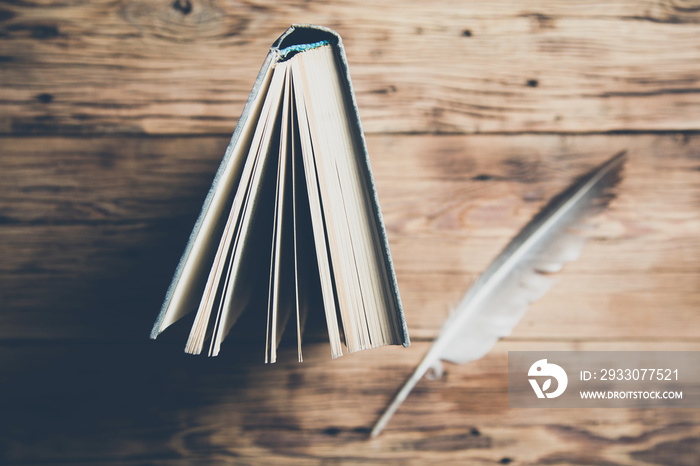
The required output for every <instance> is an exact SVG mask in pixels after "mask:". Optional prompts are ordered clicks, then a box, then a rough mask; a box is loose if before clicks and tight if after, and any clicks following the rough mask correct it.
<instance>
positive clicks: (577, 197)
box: [371, 151, 625, 437]
mask: <svg viewBox="0 0 700 466" xmlns="http://www.w3.org/2000/svg"><path fill="white" fill-rule="evenodd" d="M624 160H625V152H624V151H623V152H620V153H619V154H617V155H615V156H613V157H612V158H611V159H610V160H608V161H607V162H605V163H604V164H603V165H601V166H600V167H598V168H596V169H595V170H593V171H591V172H590V173H588V174H587V175H585V176H584V177H582V178H581V179H579V180H578V181H577V182H576V183H574V184H573V185H572V186H571V187H570V188H569V189H567V190H566V191H564V192H563V193H561V194H560V195H559V196H557V197H555V198H554V199H553V200H552V201H551V202H550V203H549V204H548V205H547V206H546V207H545V208H544V209H543V210H542V211H541V212H540V213H539V214H538V215H537V216H535V218H533V219H532V220H531V221H530V223H528V224H527V225H526V226H525V228H523V229H522V231H521V232H520V233H519V234H518V235H517V236H516V237H515V238H514V239H513V240H512V241H511V242H510V243H509V244H508V246H506V248H505V249H504V250H503V252H501V254H500V255H499V256H498V257H497V258H496V259H495V260H494V261H493V262H492V263H491V265H489V267H488V268H487V269H486V270H485V271H484V273H483V274H482V275H481V276H480V277H479V278H478V279H477V280H476V282H475V283H474V284H473V285H472V287H471V288H470V289H469V290H468V291H467V293H466V294H465V295H464V297H463V298H462V300H461V301H460V303H459V305H458V306H457V308H456V309H455V311H454V312H452V314H450V316H449V317H448V318H447V320H446V321H445V324H444V325H443V327H442V330H441V331H440V334H439V335H438V337H437V338H436V339H435V342H434V343H433V346H432V347H431V348H430V350H429V351H428V353H427V354H426V356H425V357H424V358H423V361H422V362H421V363H420V364H419V365H418V367H417V368H416V370H415V371H414V373H413V375H411V377H410V378H409V379H408V381H407V382H406V383H405V385H404V386H403V387H402V388H401V390H400V391H399V392H398V393H397V394H396V397H395V398H394V400H393V401H392V403H391V404H390V405H389V407H388V408H387V410H386V411H385V412H384V414H383V415H382V417H380V418H379V420H378V421H377V424H376V425H375V426H374V429H372V433H371V436H372V437H376V436H377V435H378V434H379V433H380V432H381V431H382V429H383V428H384V426H386V424H387V422H388V421H389V419H390V418H391V416H392V415H393V414H394V412H396V410H397V409H398V407H399V406H400V405H401V403H402V402H403V400H404V399H406V396H408V394H409V393H410V391H411V390H412V389H413V387H414V386H415V385H416V383H418V381H419V380H420V379H421V377H423V375H425V373H426V372H428V371H429V370H432V372H433V373H434V374H438V375H439V374H441V373H442V363H441V361H449V362H454V363H458V364H464V363H467V362H469V361H474V360H476V359H479V358H481V357H482V356H484V355H485V354H486V353H488V352H489V351H490V350H491V348H492V347H493V345H494V344H495V343H496V342H497V341H498V339H499V338H501V337H504V336H507V335H510V333H511V331H512V330H513V328H514V327H515V325H516V324H517V323H518V322H519V321H520V318H521V317H522V316H523V314H524V313H525V311H527V308H528V305H529V304H530V303H531V302H533V301H536V300H537V299H539V298H540V297H542V295H544V293H546V292H547V290H549V288H550V287H551V286H552V284H553V280H552V279H551V277H550V276H549V274H553V273H556V272H558V271H559V270H561V268H562V267H563V266H564V264H565V263H566V262H570V261H572V260H576V259H577V258H578V256H579V254H580V252H581V249H582V248H583V245H584V243H585V241H586V238H585V236H581V235H577V234H576V232H575V231H573V230H577V229H581V228H583V229H585V228H586V225H585V224H583V223H582V221H583V220H584V219H585V218H586V217H588V216H590V215H593V214H595V213H597V212H599V211H601V210H602V209H604V208H605V206H606V205H607V203H608V201H609V200H610V198H611V197H612V195H611V192H610V188H611V187H613V186H614V185H616V184H617V182H618V181H619V176H620V170H621V168H622V165H623V163H624Z"/></svg>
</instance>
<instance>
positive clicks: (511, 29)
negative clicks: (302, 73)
mask: <svg viewBox="0 0 700 466" xmlns="http://www.w3.org/2000/svg"><path fill="white" fill-rule="evenodd" d="M293 22H307V23H318V24H323V25H327V26H330V27H332V28H335V29H336V30H337V31H338V32H339V33H340V34H341V35H342V36H343V38H344V41H345V43H346V48H347V53H348V59H349V62H350V66H351V72H352V76H353V83H354V85H355V88H356V92H357V99H358V103H359V108H360V112H361V116H362V120H363V123H364V126H365V129H366V131H368V132H370V133H378V132H382V133H386V132H392V133H396V132H399V133H407V132H420V133H424V132H431V133H455V132H456V133H464V132H468V133H480V132H533V131H536V132H601V131H640V130H645V131H666V130H687V131H697V130H700V97H699V96H700V87H699V85H698V82H699V81H698V80H699V79H700V78H698V76H700V43H699V42H698V39H697V38H698V37H699V36H700V16H699V15H698V9H697V5H694V4H693V2H690V1H679V0H675V1H674V0H650V1H644V2H638V1H633V0H626V1H618V2H615V3H614V4H613V5H611V4H610V2H604V1H600V0H597V1H594V2H590V1H572V2H566V3H564V4H562V3H561V2H557V1H553V0H541V1H533V2H528V3H526V4H523V3H522V2H519V1H517V0H508V1H499V2H493V3H489V4H484V3H483V2H479V3H474V4H472V3H465V2H457V1H450V0H439V1H437V2H430V3H420V2H414V3H412V4H411V5H410V6H407V5H405V2H399V1H390V2H382V3H381V4H380V5H378V4H377V3H376V2H367V1H364V0H363V1H345V2H328V3H325V2H322V3H319V2H314V3H313V4H311V3H308V2H303V1H293V2H287V3H283V4H282V3H275V4H273V5H269V4H266V3H265V2H224V1H214V0H211V1H204V0H202V1H198V0H178V1H174V2H173V1H170V0H159V1H154V2H144V1H139V0H121V1H111V0H110V1H107V0H100V1H95V2H90V3H80V4H72V3H70V2H69V3H65V2H49V3H48V4H46V5H43V6H39V5H38V4H34V3H31V2H9V3H6V4H5V5H3V6H2V9H1V11H0V35H1V36H2V38H3V40H2V41H1V42H0V63H2V67H0V82H2V84H3V85H2V86H1V87H0V133H4V134H19V133H23V134H27V133H28V134H104V133H129V134H143V133H146V134H174V135H178V134H194V133H196V134H203V133H204V134H211V133H217V134H230V133H231V132H232V130H233V127H234V126H235V122H236V118H237V117H238V115H239V114H240V112H241V110H242V108H243V103H244V102H245V100H246V98H247V96H248V94H249V92H250V88H251V86H252V83H253V81H254V79H255V76H256V75H257V72H258V69H259V67H260V65H261V63H262V61H263V59H264V57H265V54H266V53H267V50H268V48H269V45H270V44H271V43H272V42H273V41H274V40H275V39H276V38H277V37H278V36H279V35H280V33H281V32H282V31H284V30H285V29H286V28H287V27H288V26H289V24H290V23H293Z"/></svg>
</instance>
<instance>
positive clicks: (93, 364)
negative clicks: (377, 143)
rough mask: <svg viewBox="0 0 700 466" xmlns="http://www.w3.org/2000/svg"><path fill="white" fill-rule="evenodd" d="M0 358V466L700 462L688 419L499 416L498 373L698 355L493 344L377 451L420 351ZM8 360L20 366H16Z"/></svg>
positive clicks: (426, 384)
mask: <svg viewBox="0 0 700 466" xmlns="http://www.w3.org/2000/svg"><path fill="white" fill-rule="evenodd" d="M234 345H235V344H234ZM2 348H3V350H2V351H0V367H2V369H3V371H2V374H3V375H4V377H6V378H9V380H8V382H9V381H11V383H3V384H2V385H0V395H2V396H0V406H1V407H2V408H3V421H4V422H3V423H2V426H0V432H2V433H3V435H2V436H0V453H2V457H3V458H4V460H5V462H6V463H7V464H24V463H25V462H29V463H39V464H56V463H61V464H62V463H68V464H79V463H107V464H120V465H122V464H123V465H135V464H144V463H147V464H168V465H169V464H178V465H184V464H205V465H208V464H254V465H257V464H270V463H283V464H329V463H330V464H378V463H380V464H425V463H426V462H429V463H443V462H444V463H448V464H460V463H465V462H466V463H469V464H499V462H500V463H501V464H507V463H511V462H512V463H513V464H630V465H632V464H660V465H690V464H694V463H693V461H694V460H696V459H697V455H698V453H700V452H698V439H699V438H700V420H699V419H698V417H697V414H696V413H695V412H694V411H693V410H678V409H666V410H663V411H661V410H641V409H637V410H634V409H625V410H618V409H615V410H613V409H579V410H573V409H549V410H548V409H509V408H508V407H507V375H506V368H507V351H508V350H527V349H537V350H543V351H547V350H552V351H555V350H565V349H569V350H570V349H577V350H596V349H608V350H609V349H618V350H634V349H640V348H644V349H646V350H650V349H659V350H668V349H677V348H683V349H686V350H699V349H700V346H699V345H698V343H694V344H692V345H689V344H687V343H686V344H679V343H663V344H659V343H651V344H650V343H649V342H646V341H638V342H627V343H615V344H611V343H603V344H600V343H598V344H596V343H588V344H581V343H579V344H572V343H542V342H537V343H536V344H527V343H519V342H501V343H499V344H498V345H497V346H496V348H495V349H494V351H492V353H491V354H489V355H488V356H487V357H486V358H484V359H482V360H480V361H477V362H475V363H473V364H469V365H467V366H452V365H450V366H448V367H447V372H446V374H445V375H444V377H443V378H442V379H440V380H435V381H428V380H423V381H421V382H420V384H419V385H418V387H417V388H416V390H415V391H414V392H413V393H412V394H411V396H410V397H409V398H408V400H407V401H406V404H405V405H404V406H403V407H402V409H401V410H400V411H399V412H398V413H397V415H396V418H395V419H394V421H393V422H392V423H391V424H390V425H389V427H388V429H387V431H386V432H384V433H383V434H382V435H381V436H380V437H379V438H377V439H374V440H372V441H369V440H368V439H367V434H368V431H369V427H370V426H371V424H372V422H373V421H374V420H375V419H376V417H377V416H378V414H379V412H380V410H381V409H382V408H383V407H384V404H385V403H386V402H387V401H388V398H389V397H390V396H391V394H392V393H393V391H394V390H396V387H397V380H400V379H402V378H403V377H406V376H407V375H408V373H409V372H410V371H411V369H412V368H413V366H414V365H415V364H416V363H417V361H418V359H419V358H420V357H421V356H422V354H423V353H424V352H425V351H426V350H427V343H415V344H414V345H413V346H412V347H411V348H409V349H407V350H405V349H401V348H382V349H377V350H373V351H365V352H361V353H357V354H354V355H352V356H350V357H343V358H340V359H338V360H335V361H331V360H330V359H329V358H328V347H327V345H326V344H315V345H311V346H310V347H307V350H306V358H305V361H304V363H303V364H298V363H296V361H295V360H296V354H295V351H296V350H295V348H293V347H287V348H286V349H284V350H283V351H282V353H281V356H280V361H281V362H279V363H277V364H275V365H272V366H266V365H263V364H261V361H262V347H261V348H259V350H260V351H257V352H255V353H253V354H249V355H247V356H246V357H244V356H243V355H241V354H240V353H239V354H233V353H231V352H229V353H227V354H226V353H224V354H222V356H221V357H219V358H215V359H209V360H207V359H202V358H194V357H191V356H189V357H188V356H186V355H184V354H182V353H181V352H179V351H176V348H174V347H172V346H167V345H166V346H163V345H161V344H160V343H156V342H153V343H152V344H150V345H144V344H133V345H130V346H129V345H123V344H122V345H113V344H103V345H91V346H90V347H85V345H82V344H77V345H76V344H67V345H53V346H51V351H47V348H46V347H41V346H26V345H11V346H7V345H3V347H2ZM88 348H89V351H88ZM237 349H238V350H245V349H246V346H240V345H239V346H238V348H237ZM18 353H21V360H22V365H21V366H17V365H16V362H15V363H14V364H15V365H14V366H13V363H12V360H13V359H15V360H16V359H17V356H18ZM258 353H259V354H258ZM256 356H257V357H256ZM47 385H50V387H51V388H50V389H47V388H46V387H47Z"/></svg>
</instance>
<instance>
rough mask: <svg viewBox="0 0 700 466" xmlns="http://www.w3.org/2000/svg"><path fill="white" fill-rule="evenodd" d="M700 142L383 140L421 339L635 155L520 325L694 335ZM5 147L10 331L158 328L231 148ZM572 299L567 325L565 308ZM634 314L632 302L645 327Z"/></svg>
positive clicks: (537, 330) (385, 184)
mask: <svg viewBox="0 0 700 466" xmlns="http://www.w3.org/2000/svg"><path fill="white" fill-rule="evenodd" d="M697 141H700V140H699V139H697V138H693V137H677V136H596V137H592V136H555V135H553V136H527V135H524V136H511V137H507V138H504V137H501V136H484V135H482V136H468V135H464V136H429V135H424V136H397V135H395V136H389V135H377V136H371V137H369V140H368V144H369V149H370V153H371V158H372V163H373V166H374V174H375V178H376V183H377V186H378V190H379V197H380V200H381V203H382V209H383V212H384V217H385V221H386V224H387V228H388V232H389V240H390V245H391V247H392V253H393V259H394V262H395V264H396V268H397V274H398V280H399V287H400V289H401V291H402V296H403V301H404V307H405V309H406V314H407V319H408V322H409V325H410V327H411V333H412V335H413V336H414V338H432V337H434V336H435V334H436V332H437V330H438V329H439V327H440V325H441V323H442V321H443V319H444V317H445V316H446V315H447V313H448V312H449V309H450V308H451V306H454V305H455V304H456V303H457V301H458V300H459V298H460V297H461V295H462V294H463V293H464V291H465V290H466V289H467V287H468V285H469V284H470V283H471V282H472V281H473V280H474V279H475V278H476V276H477V275H478V274H479V273H480V272H481V271H483V270H484V269H485V268H486V266H487V265H488V263H489V262H490V261H491V260H492V259H493V258H494V257H495V256H496V255H497V254H498V252H499V251H500V249H501V248H503V247H504V246H505V244H506V243H507V242H508V241H509V240H510V239H511V238H512V237H513V236H514V235H515V234H516V233H517V231H518V230H519V229H520V228H521V227H522V226H523V225H525V224H526V223H527V221H528V220H529V219H530V218H531V217H532V216H533V215H534V214H535V213H536V212H537V211H538V210H539V209H540V208H541V207H542V205H544V203H545V202H546V201H547V200H548V199H549V198H550V197H551V196H553V195H555V194H556V193H557V192H559V191H560V190H561V189H563V188H564V187H565V186H566V185H568V184H569V183H570V182H571V181H573V179H575V178H576V177H577V176H580V175H581V174H583V173H585V172H586V171H588V170H589V169H590V168H591V167H593V166H594V165H596V164H598V163H600V162H601V161H603V160H605V159H606V158H607V157H609V156H610V155H611V154H612V153H614V152H616V151H618V150H620V149H623V148H627V149H628V151H629V154H630V156H629V161H628V163H627V166H626V168H625V178H624V181H623V182H622V184H621V186H620V192H619V195H618V197H617V199H615V200H614V201H613V204H612V205H611V207H610V209H609V210H608V211H607V212H606V213H605V214H604V215H602V216H600V217H598V218H597V220H596V223H597V229H596V230H595V231H593V232H592V234H591V240H590V241H589V243H588V245H587V246H586V248H585V249H584V253H583V256H582V257H581V258H580V259H579V260H578V261H576V262H574V263H572V264H570V265H568V266H567V267H566V269H565V270H564V272H563V273H562V274H561V276H560V277H559V279H558V283H557V286H556V287H555V288H554V289H553V290H552V291H551V293H549V294H548V295H546V296H545V297H544V298H543V299H542V300H541V301H539V302H537V303H535V304H534V305H533V306H532V309H531V311H530V312H529V313H528V314H527V315H526V317H525V318H524V320H523V321H522V322H521V324H520V325H519V326H518V327H517V328H516V331H515V334H514V335H515V336H517V337H520V338H534V339H546V338H547V336H548V335H551V334H552V333H556V334H557V335H558V336H559V338H573V339H587V338H595V339H597V338H601V337H602V338H607V339H610V340H613V339H618V338H640V337H643V338H652V339H655V338H656V339H659V338H661V339H667V338H686V339H696V338H697V331H696V329H697V325H698V324H699V323H700V321H699V320H698V315H697V307H698V303H699V302H700V288H699V287H698V284H700V266H698V261H697V258H698V257H700V239H699V238H698V235H697V231H698V230H699V229H700V214H699V213H698V212H700V210H699V209H698V206H699V204H700V196H699V195H698V192H700V191H699V188H700V181H698V176H697V167H698V166H700V160H698V155H697V154H698V147H699V146H698V142H697ZM3 143H4V146H5V148H6V149H5V154H7V156H6V157H4V158H3V159H2V160H1V161H0V186H2V188H0V197H1V198H2V199H4V201H3V204H2V206H1V209H0V216H1V218H2V222H3V223H2V229H1V230H0V237H1V238H2V241H0V252H1V253H2V254H1V255H2V257H3V258H4V260H3V261H2V263H0V277H3V280H2V281H0V296H3V302H4V303H5V307H6V311H5V312H3V313H2V314H0V337H1V338H34V337H52V338H58V337H60V336H71V337H82V338H97V337H105V336H119V335H121V336H124V335H128V336H130V337H133V338H140V337H141V336H142V335H145V333H144V332H145V331H146V330H147V329H148V327H149V325H150V320H151V319H152V318H153V317H154V315H155V313H156V311H157V309H158V307H159V304H160V300H161V299H162V296H163V294H164V292H165V288H166V287H167V283H168V280H169V278H170V275H171V274H172V271H173V269H174V266H175V264H176V261H177V259H178V258H179V255H180V252H181V250H182V248H183V247H184V243H185V241H186V238H187V236H188V234H189V230H190V228H191V226H192V224H193V222H194V220H195V218H196V216H197V213H198V211H199V208H200V203H201V202H202V200H203V198H204V195H205V193H206V190H207V188H208V184H209V182H210V179H211V176H212V175H213V172H214V171H215V168H216V165H217V163H218V161H219V158H220V156H221V154H222V153H223V150H224V148H225V145H226V140H225V139H223V138H214V137H208V138H179V139H172V138H149V139H142V138H133V139H127V138H98V139H94V138H89V139H73V138H60V137H58V138H57V137H51V138H13V139H4V140H3ZM428 151H430V153H431V156H430V157H425V155H424V154H426V153H427V152H428ZM668 206H673V208H672V209H669V208H668ZM37 289H41V290H42V292H40V293H37ZM562 303H566V310H565V312H566V315H567V317H566V318H565V319H562V318H561V317H559V316H561V315H562V312H563V311H564V310H563V309H562ZM629 309H635V313H636V318H635V319H633V320H629V319H628V312H629ZM121 313H124V315H120V314H121ZM134 319H135V320H136V321H137V322H138V325H136V324H135V323H134V322H135V321H134Z"/></svg>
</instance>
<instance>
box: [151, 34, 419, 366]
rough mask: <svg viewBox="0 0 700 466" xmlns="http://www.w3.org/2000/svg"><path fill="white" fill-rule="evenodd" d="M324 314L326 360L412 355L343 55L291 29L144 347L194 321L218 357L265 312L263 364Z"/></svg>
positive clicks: (243, 121) (192, 343)
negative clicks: (375, 353)
mask: <svg viewBox="0 0 700 466" xmlns="http://www.w3.org/2000/svg"><path fill="white" fill-rule="evenodd" d="M314 306H316V307H320V308H322V309H323V314H325V320H326V326H327V329H328V336H329V341H330V350H331V356H332V357H333V358H337V357H339V356H341V355H342V354H343V351H344V349H343V347H345V350H346V351H347V352H348V353H352V352H355V351H359V350H363V349H367V348H374V347H379V346H384V345H404V346H408V345H409V344H410V341H409V336H408V331H407V328H406V321H405V318H404V314H403V309H402V306H401V299H400V296H399V291H398V286H397V283H396V276H395V272H394V268H393V265H392V261H391V255H390V251H389V245H388V242H387V237H386V230H385V228H384V224H383V220H382V215H381V211H380V208H379V202H378V199H377V192H376V188H375V184H374V180H373V177H372V172H371V168H370V163H369V157H368V154H367V148H366V143H365V139H364V134H363V131H362V126H361V124H360V119H359V114H358V111H357V105H356V101H355V95H354V92H353V89H352V84H351V81H350V75H349V71H348V65H347V60H346V57H345V51H344V48H343V44H342V41H341V38H340V36H339V35H338V34H337V33H335V32H334V31H332V30H330V29H327V28H324V27H320V26H311V25H293V26H292V27H291V28H290V29H288V30H287V31H286V32H285V33H284V34H282V36H280V38H279V39H277V41H276V42H275V43H274V44H273V45H272V47H271V49H270V51H269V53H268V55H267V57H266V59H265V61H264V63H263V66H262V68H261V70H260V73H259V75H258V77H257V79H256V81H255V84H254V86H253V90H252V92H251V93H250V96H249V98H248V101H247V103H246V105H245V108H244V110H243V112H242V114H241V117H240V119H239V121H238V124H237V125H236V129H235V131H234V133H233V136H232V138H231V142H230V144H229V146H228V148H227V149H226V153H225V155H224V158H223V160H222V162H221V166H220V167H219V170H218V171H217V173H216V175H215V177H214V181H213V183H212V187H211V189H210V191H209V193H208V195H207V197H206V199H205V201H204V205H203V207H202V211H201V213H200V215H199V218H198V219H197V221H196V223H195V226H194V229H193V230H192V233H191V235H190V238H189V241H188V243H187V245H186V248H185V251H184V253H183V255H182V258H181V259H180V262H179V264H178V266H177V268H176V270H175V274H174V277H173V280H172V282H171V284H170V287H169V288H168V290H167V293H166V296H165V300H164V302H163V305H162V308H161V312H160V314H159V316H158V318H157V319H156V322H155V324H154V327H153V330H152V332H151V338H153V339H155V338H156V337H157V336H158V335H159V334H160V333H161V332H163V331H164V330H165V329H166V328H167V327H169V326H170V325H172V324H173V323H175V322H176V321H178V320H179V319H181V318H183V317H184V316H185V315H188V314H189V313H191V312H193V311H196V312H195V317H194V322H193V324H192V328H191V331H190V334H189V338H188V340H187V344H186V346H185V351H186V352H187V353H191V354H200V353H202V352H206V353H208V354H209V355H210V356H216V355H218V354H219V352H220V350H221V343H222V342H223V340H224V338H225V337H226V335H227V334H228V333H229V331H230V330H231V328H232V326H233V325H234V324H235V323H236V321H237V320H238V319H239V317H240V316H241V315H242V314H243V313H266V319H265V321H266V324H265V325H266V332H265V335H266V336H265V343H264V344H265V351H264V354H265V362H269V363H272V362H275V361H276V360H277V347H278V345H279V343H280V341H281V338H282V334H283V333H285V329H287V331H288V332H289V333H292V332H294V333H296V342H297V351H298V359H299V361H300V362H301V361H302V359H303V358H302V350H301V342H302V333H303V328H304V324H305V320H306V318H307V316H308V315H309V312H308V311H309V309H312V308H314V309H315V307H314Z"/></svg>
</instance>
